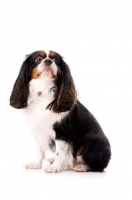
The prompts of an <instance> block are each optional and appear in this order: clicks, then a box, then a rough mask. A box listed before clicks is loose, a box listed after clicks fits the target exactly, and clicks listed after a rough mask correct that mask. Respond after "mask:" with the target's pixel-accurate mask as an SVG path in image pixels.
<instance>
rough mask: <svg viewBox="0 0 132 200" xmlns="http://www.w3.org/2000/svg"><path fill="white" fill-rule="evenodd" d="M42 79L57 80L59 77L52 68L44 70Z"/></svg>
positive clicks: (41, 75)
mask: <svg viewBox="0 0 132 200" xmlns="http://www.w3.org/2000/svg"><path fill="white" fill-rule="evenodd" d="M40 78H42V79H49V80H55V79H56V78H57V75H56V74H55V73H54V72H53V70H51V69H50V68H44V69H43V71H42V72H41V74H40Z"/></svg>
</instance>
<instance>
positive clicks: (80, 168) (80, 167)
mask: <svg viewBox="0 0 132 200" xmlns="http://www.w3.org/2000/svg"><path fill="white" fill-rule="evenodd" d="M70 168H71V169H73V170H74V171H78V172H86V171H88V170H89V167H88V166H87V165H85V164H77V165H75V166H73V167H70Z"/></svg>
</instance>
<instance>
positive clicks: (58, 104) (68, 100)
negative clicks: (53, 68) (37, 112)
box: [47, 61, 77, 113]
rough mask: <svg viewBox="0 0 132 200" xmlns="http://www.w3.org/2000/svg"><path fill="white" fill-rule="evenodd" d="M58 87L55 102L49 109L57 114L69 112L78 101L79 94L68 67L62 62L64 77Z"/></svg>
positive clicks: (61, 77)
mask: <svg viewBox="0 0 132 200" xmlns="http://www.w3.org/2000/svg"><path fill="white" fill-rule="evenodd" d="M56 85H57V95H56V98H55V100H54V101H53V102H52V103H51V104H49V105H48V107H47V108H49V109H52V110H53V111H54V112H56V113H60V112H66V111H69V110H70V109H71V108H72V107H73V106H74V104H75V103H76V101H77V92H76V89H75V85H74V81H73V78H72V76H71V73H70V69H69V67H68V65H67V64H66V63H65V62H64V61H62V75H60V77H59V80H58V81H57V83H56Z"/></svg>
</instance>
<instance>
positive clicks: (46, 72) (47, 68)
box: [31, 51, 61, 80]
mask: <svg viewBox="0 0 132 200" xmlns="http://www.w3.org/2000/svg"><path fill="white" fill-rule="evenodd" d="M34 56H35V57H34V59H33V65H32V66H33V69H32V70H31V79H39V78H43V79H44V78H49V79H52V80H56V79H57V74H58V73H59V72H61V70H60V65H61V59H60V56H59V55H58V54H57V53H55V52H53V51H50V52H49V53H46V52H44V51H38V52H36V53H35V55H34Z"/></svg>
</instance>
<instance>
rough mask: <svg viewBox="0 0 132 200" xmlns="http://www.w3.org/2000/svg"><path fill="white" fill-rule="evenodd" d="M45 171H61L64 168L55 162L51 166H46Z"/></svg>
mask: <svg viewBox="0 0 132 200" xmlns="http://www.w3.org/2000/svg"><path fill="white" fill-rule="evenodd" d="M44 171H45V172H47V173H59V172H61V171H62V168H61V167H59V166H57V165H55V164H52V165H50V166H47V167H45V168H44Z"/></svg>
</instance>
